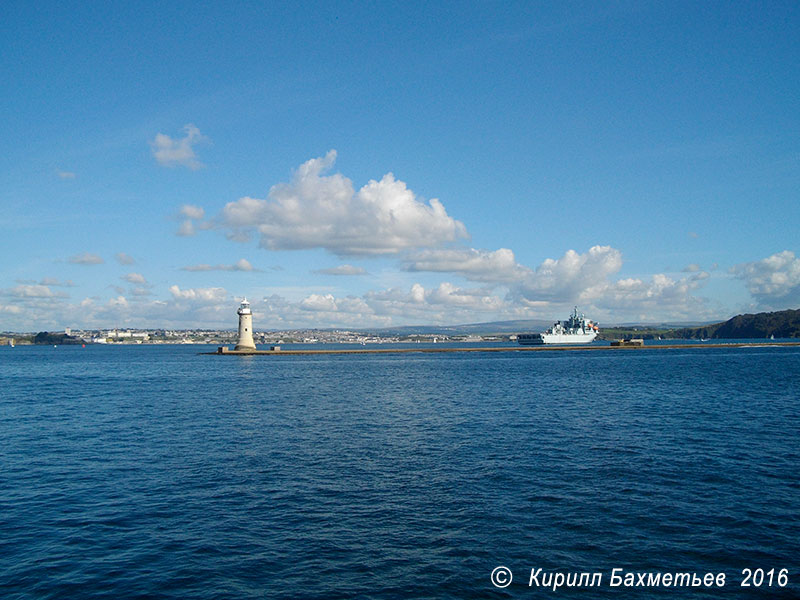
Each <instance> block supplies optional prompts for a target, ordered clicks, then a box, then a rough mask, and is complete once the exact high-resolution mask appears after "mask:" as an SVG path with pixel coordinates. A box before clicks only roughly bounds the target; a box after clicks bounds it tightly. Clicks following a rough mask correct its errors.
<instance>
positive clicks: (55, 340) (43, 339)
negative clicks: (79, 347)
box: [33, 331, 82, 345]
mask: <svg viewBox="0 0 800 600" xmlns="http://www.w3.org/2000/svg"><path fill="white" fill-rule="evenodd" d="M33 343H34V344H37V345H42V344H80V343H82V340H79V339H78V338H76V337H72V336H71V335H67V334H65V333H48V332H47V331H40V332H39V333H37V334H36V336H35V337H34V338H33Z"/></svg>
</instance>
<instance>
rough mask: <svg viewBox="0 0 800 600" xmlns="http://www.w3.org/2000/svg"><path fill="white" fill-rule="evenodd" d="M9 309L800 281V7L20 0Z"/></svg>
mask: <svg viewBox="0 0 800 600" xmlns="http://www.w3.org/2000/svg"><path fill="white" fill-rule="evenodd" d="M3 20H4V27H3V28H2V32H0V67H1V68H2V73H3V80H4V81H5V85H4V86H3V91H2V94H1V95H0V99H2V112H0V144H2V152H0V205H1V206H2V211H1V212H0V231H1V232H2V236H1V237H0V239H1V240H2V241H0V330H10V331H36V330H41V329H63V328H64V327H126V326H128V327H176V328H184V327H186V328H188V327H218V326H229V327H233V326H235V319H236V315H235V309H236V305H237V302H238V300H239V299H241V298H242V297H243V296H247V298H248V299H249V300H250V301H251V302H252V304H253V310H254V314H255V317H254V325H255V327H256V328H257V329H258V328H265V329H267V328H288V327H331V326H334V327H370V326H389V325H402V324H436V323H439V324H455V323H467V322H480V321H490V320H503V319H524V318H535V319H547V320H550V319H553V320H555V319H559V318H563V317H565V316H566V314H567V311H569V310H570V309H571V307H572V305H574V304H577V305H579V306H580V307H581V308H582V309H583V310H584V311H585V312H586V313H587V315H588V316H590V317H592V318H594V319H595V320H599V321H600V322H601V323H603V322H605V323H614V322H625V321H641V322H661V321H700V320H713V319H723V318H728V317H730V316H732V315H734V314H737V313H741V312H753V311H761V310H779V309H785V308H798V305H800V247H798V239H800V235H798V225H800V202H798V200H799V198H798V190H799V189H800V185H799V184H800V110H798V106H799V105H800V102H798V99H799V98H800V93H799V92H800V67H799V66H798V65H800V60H799V59H800V34H798V32H799V31H800V6H798V5H797V3H794V2H785V3H783V2H771V3H765V4H756V3H740V2H725V3H723V2H719V3H716V2H711V3H689V2H687V3H680V2H658V3H655V2H652V3H651V2H630V3H628V2H614V3H588V2H587V3H536V2H522V3H515V2H476V3H446V2H440V3H413V2H407V3H402V5H401V4H400V3H389V2H385V3H384V2H378V3H343V4H337V3H291V4H288V3H280V4H279V3H274V4H273V3H265V4H261V3H229V4H226V3H217V4H214V5H212V6H200V5H197V4H196V3H179V2H176V3H171V4H169V5H167V6H165V5H163V3H150V4H148V3H130V4H123V3H95V4H90V3H69V2H59V3H55V2H53V3H47V2H45V3H39V4H31V3H25V2H6V3H5V4H4V17H3Z"/></svg>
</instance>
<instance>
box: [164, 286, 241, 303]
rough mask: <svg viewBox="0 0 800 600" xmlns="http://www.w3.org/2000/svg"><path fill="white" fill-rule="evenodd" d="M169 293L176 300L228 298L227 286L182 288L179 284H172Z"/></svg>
mask: <svg viewBox="0 0 800 600" xmlns="http://www.w3.org/2000/svg"><path fill="white" fill-rule="evenodd" d="M169 293H170V294H172V297H173V298H174V299H175V300H184V301H190V302H204V303H214V302H224V301H225V300H226V299H227V298H228V292H227V291H226V290H225V288H221V287H212V288H189V289H185V290H182V289H181V288H179V287H178V286H177V285H173V286H170V288H169Z"/></svg>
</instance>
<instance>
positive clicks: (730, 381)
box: [0, 346, 800, 600]
mask: <svg viewBox="0 0 800 600" xmlns="http://www.w3.org/2000/svg"><path fill="white" fill-rule="evenodd" d="M200 350H211V348H208V349H206V348H202V347H197V346H125V347H103V346H90V347H86V348H81V347H77V346H74V347H67V346H59V347H57V348H53V347H21V346H18V347H16V348H13V349H11V348H3V349H1V350H0V597H2V598H4V599H23V598H24V599H29V598H30V599H34V598H35V599H48V598H53V599H55V598H58V599H62V598H67V599H71V598H167V599H170V598H174V599H179V598H180V599H187V598H197V599H201V600H205V599H214V598H246V599H250V598H253V599H254V598H259V599H261V598H319V599H323V598H325V599H328V598H379V599H391V598H534V597H536V598H540V597H552V598H558V597H569V598H587V599H588V598H605V597H626V598H628V597H642V598H646V597H662V596H663V597H671V598H685V597H692V598H706V597H708V598H744V597H765V598H792V597H800V571H799V569H798V567H799V566H800V348H796V347H795V348H763V347H762V348H758V347H748V348H722V349H717V348H703V349H658V350H648V351H646V352H645V351H594V352H585V351H581V352H571V351H561V352H507V353H453V354H422V353H419V354H418V353H411V354H390V355H320V356H256V357H240V356H205V355H200V354H198V352H199V351H200ZM500 566H503V567H505V568H507V569H508V570H510V572H511V573H512V574H513V575H512V576H511V577H509V576H508V575H504V576H503V577H501V578H499V579H496V580H494V582H493V580H492V578H491V577H492V573H493V571H495V570H496V569H497V567H500ZM538 569H542V571H541V574H540V575H539V576H538V577H535V578H534V581H533V582H532V581H531V579H532V577H531V575H532V573H533V574H535V573H536V572H537V570H538ZM614 569H620V571H614ZM745 569H750V571H751V573H752V572H754V571H756V570H757V569H763V571H762V573H767V572H768V571H769V570H770V569H774V572H773V576H772V585H771V586H767V585H766V583H767V582H766V580H762V583H761V584H760V585H759V586H758V587H756V586H754V585H753V583H754V582H753V580H752V579H751V580H750V584H751V585H750V586H749V587H742V586H741V583H742V581H743V580H744V579H745V578H746V576H747V572H746V571H745ZM783 569H785V570H786V571H783V574H784V575H785V579H782V580H781V581H783V582H784V583H785V585H784V586H780V585H779V583H778V574H779V573H781V572H782V570H783ZM678 572H691V573H697V574H698V576H700V577H702V576H703V575H705V574H706V573H713V574H715V575H716V574H719V573H723V574H724V575H725V578H726V579H725V585H724V587H716V586H712V587H705V586H699V587H691V588H683V589H675V588H673V587H670V588H665V587H664V586H650V587H626V586H624V585H620V586H612V585H610V584H611V576H612V573H616V574H618V575H620V574H625V573H646V574H655V573H661V574H664V573H678ZM555 573H565V574H569V573H573V574H574V573H600V574H601V577H602V579H601V580H600V582H599V585H596V586H586V585H584V586H581V587H569V588H568V587H566V586H564V587H559V588H558V589H556V590H555V591H554V590H553V586H552V585H551V586H550V587H548V588H547V589H545V587H544V585H543V580H544V577H545V575H546V574H550V576H551V577H552V576H553V574H555ZM509 580H510V584H509V585H507V587H498V586H497V585H495V584H499V585H504V584H506V583H508V581H509ZM550 581H551V582H552V581H553V579H550ZM595 581H596V580H595ZM584 583H585V581H584Z"/></svg>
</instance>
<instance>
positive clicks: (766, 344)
mask: <svg viewBox="0 0 800 600" xmlns="http://www.w3.org/2000/svg"><path fill="white" fill-rule="evenodd" d="M791 346H800V341H799V342H771V343H770V342H763V343H762V342H733V343H722V344H706V343H703V344H658V345H655V344H654V345H652V346H647V345H645V346H595V345H585V346H496V347H492V346H482V347H474V348H473V347H463V348H459V347H442V348H364V349H354V348H346V349H341V350H337V349H319V350H296V349H291V350H289V349H287V350H283V349H274V350H228V348H227V347H225V346H220V347H219V348H217V351H216V352H201V353H200V354H205V355H210V356H297V355H313V354H410V353H413V352H418V353H419V352H421V353H426V354H442V353H452V352H554V351H565V350H569V351H573V350H586V351H612V352H641V351H649V350H675V349H682V350H684V349H685V350H706V349H709V348H763V347H769V348H780V347H791Z"/></svg>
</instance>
